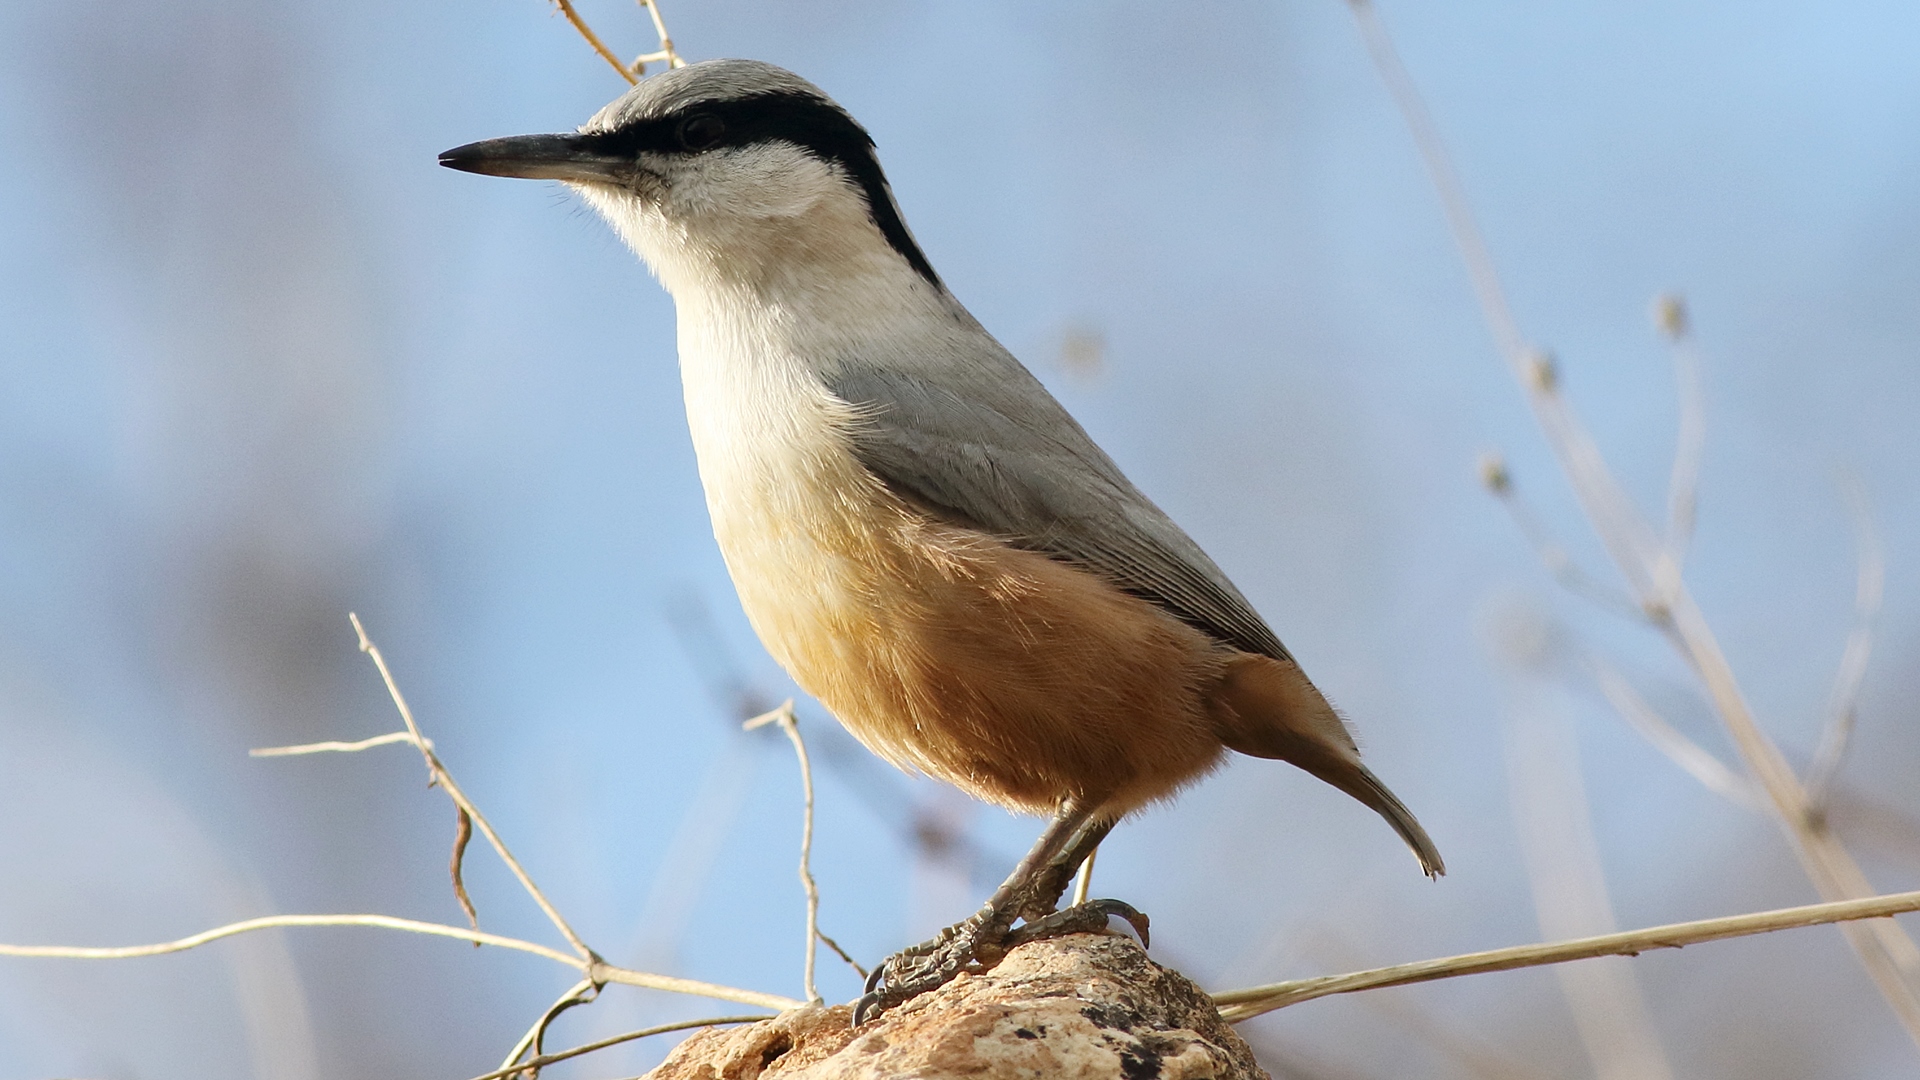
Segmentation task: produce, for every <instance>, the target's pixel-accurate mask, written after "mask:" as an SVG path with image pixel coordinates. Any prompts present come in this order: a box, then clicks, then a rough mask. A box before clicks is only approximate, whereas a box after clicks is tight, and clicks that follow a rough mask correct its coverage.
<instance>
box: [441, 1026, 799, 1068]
mask: <svg viewBox="0 0 1920 1080" xmlns="http://www.w3.org/2000/svg"><path fill="white" fill-rule="evenodd" d="M770 1019H772V1017H768V1016H710V1017H707V1018H706V1019H704V1020H678V1021H675V1022H674V1023H671V1024H661V1025H659V1026H657V1027H650V1028H641V1029H640V1030H639V1031H629V1032H626V1033H625V1034H622V1035H613V1036H609V1037H608V1038H605V1039H601V1040H600V1041H598V1042H590V1043H587V1044H586V1045H584V1046H576V1047H574V1048H573V1049H571V1050H560V1051H557V1052H555V1053H551V1054H541V1055H540V1056H539V1057H536V1058H534V1059H533V1060H531V1061H525V1062H522V1063H520V1064H518V1065H512V1066H510V1067H503V1068H499V1069H495V1070H494V1071H492V1072H490V1073H481V1074H480V1075H479V1076H476V1077H474V1078H473V1080H501V1078H502V1077H507V1076H512V1075H514V1074H515V1073H519V1072H526V1071H528V1070H532V1069H543V1068H546V1067H547V1066H548V1065H552V1064H553V1063H555V1062H557V1061H565V1060H567V1059H568V1058H577V1057H579V1056H581V1055H582V1054H591V1053H593V1052H594V1051H596V1050H605V1049H606V1048H607V1047H609V1046H619V1045H620V1044H621V1043H625V1042H632V1041H633V1040H635V1039H644V1038H646V1037H647V1036H649V1035H664V1034H666V1033H667V1032H669V1031H685V1030H687V1029H688V1028H697V1027H715V1026H718V1025H720V1024H751V1023H755V1022H757V1021H760V1020H770Z"/></svg>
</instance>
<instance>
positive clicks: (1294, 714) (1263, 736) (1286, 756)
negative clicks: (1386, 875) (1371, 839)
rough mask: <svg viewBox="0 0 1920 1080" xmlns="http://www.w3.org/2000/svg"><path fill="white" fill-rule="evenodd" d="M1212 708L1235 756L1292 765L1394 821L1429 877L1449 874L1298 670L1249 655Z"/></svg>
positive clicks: (1232, 669)
mask: <svg viewBox="0 0 1920 1080" xmlns="http://www.w3.org/2000/svg"><path fill="white" fill-rule="evenodd" d="M1212 706H1213V708H1212V712H1213V720H1214V725H1215V728H1216V730H1217V731H1218V732H1219V735H1220V741H1221V742H1223V743H1225V744H1226V745H1227V747H1228V748H1229V749H1233V750H1238V751H1239V752H1240V753H1243V754H1250V755H1252V756H1253V757H1262V758H1276V759H1278V760H1281V761H1285V762H1288V763H1290V764H1292V765H1296V766H1298V767H1299V768H1301V769H1304V770H1305V771H1307V772H1308V773H1311V774H1312V775H1313V776H1316V777H1318V778H1319V779H1321V780H1324V781H1326V782H1327V783H1329V784H1332V785H1333V786H1334V787H1337V788H1339V789H1340V790H1341V791H1344V792H1346V793H1347V794H1349V795H1351V796H1353V797H1354V798H1355V799H1358V800H1360V802H1362V803H1364V804H1365V805H1367V806H1368V807H1371V808H1372V809H1373V811H1374V812H1375V813H1377V814H1379V815H1380V816H1381V817H1383V818H1386V819H1387V824H1389V825H1391V826H1393V831H1394V832H1397V833H1399V834H1400V838H1401V839H1402V840H1405V841H1406V842H1407V846H1408V847H1410V848H1412V849H1413V854H1414V856H1415V857H1416V858H1418V859H1419V860H1420V869H1421V870H1423V871H1425V872H1426V875H1427V876H1428V877H1430V878H1437V877H1439V876H1440V875H1441V874H1444V873H1446V872H1447V866H1446V863H1445V862H1444V861H1442V860H1441V858H1440V851H1439V849H1438V848H1436V847H1434V845H1433V840H1432V839H1431V838H1430V837H1428V836H1427V830H1425V829H1423V828H1421V827H1420V822H1419V821H1418V820H1416V819H1415V818H1414V816H1413V812H1412V811H1411V810H1408V809H1407V806H1406V804H1405V803H1403V802H1401V801H1400V799H1399V797H1398V796H1396V795H1395V794H1394V793H1393V792H1391V791H1388V790H1387V785H1385V784H1383V783H1381V782H1380V778H1379V777H1377V776H1375V775H1373V773H1372V772H1371V771H1370V770H1368V768H1367V767H1366V766H1365V765H1362V764H1360V751H1359V750H1358V749H1357V748H1356V747H1355V746H1354V743H1353V736H1352V735H1351V734H1349V733H1348V731H1347V726H1346V724H1345V723H1343V722H1342V721H1341V719H1340V714H1339V713H1337V712H1335V711H1334V709H1333V706H1332V705H1330V704H1328V703H1327V699H1326V698H1325V697H1324V696H1322V695H1321V693H1320V691H1319V690H1318V689H1316V688H1315V687H1314V685H1313V684H1312V683H1311V682H1309V681H1307V677H1306V675H1305V674H1303V673H1302V672H1301V671H1300V669H1299V667H1298V666H1296V665H1294V664H1292V663H1290V662H1288V661H1283V660H1276V659H1274V658H1272V657H1268V656H1258V655H1254V654H1252V653H1242V654H1240V655H1239V656H1237V657H1235V658H1234V660H1233V661H1232V662H1230V663H1229V664H1228V666H1227V671H1226V675H1225V677H1224V678H1222V679H1221V681H1220V685H1219V688H1218V689H1217V690H1216V691H1215V692H1214V694H1213V698H1212Z"/></svg>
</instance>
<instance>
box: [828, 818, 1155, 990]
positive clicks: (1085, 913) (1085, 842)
mask: <svg viewBox="0 0 1920 1080" xmlns="http://www.w3.org/2000/svg"><path fill="white" fill-rule="evenodd" d="M1113 825H1114V823H1113V822H1112V821H1101V820H1096V819H1095V818H1094V817H1093V812H1092V811H1091V810H1090V809H1087V808H1086V807H1085V806H1083V805H1082V804H1081V803H1079V802H1076V801H1073V800H1069V801H1067V802H1064V803H1062V804H1061V806H1060V810H1059V812H1058V813H1056V814H1055V815H1054V818H1053V821H1052V822H1050V823H1049V824H1048V825H1047V828H1046V831H1045V832H1043V833H1041V834H1040V839H1039V840H1037V841H1035V842H1034V845H1033V849H1032V850H1030V851H1028V852H1027V854H1026V856H1025V857H1024V858H1022V859H1021V860H1020V865H1018V866H1016V867H1014V870H1013V873H1012V874H1011V875H1009V876H1008V878H1007V880H1006V881H1005V882H1003V883H1002V884H1001V885H1000V888H998V889H996V890H995V891H994V894H993V896H992V898H991V899H989V900H988V901H987V903H986V906H985V907H982V908H981V909H980V910H979V911H978V912H976V913H974V915H973V916H972V917H970V918H968V919H966V920H965V921H963V922H959V923H956V924H954V925H952V926H949V927H947V928H946V929H945V930H942V931H940V933H938V934H937V935H935V936H934V937H933V938H932V939H931V940H928V941H924V942H921V943H920V944H918V945H915V946H912V947H910V948H907V949H903V950H901V951H900V952H898V953H895V954H894V955H892V956H890V957H888V958H887V959H886V960H885V961H884V962H883V963H881V965H880V966H879V967H877V968H875V969H874V971H873V974H872V975H871V976H869V977H868V979H867V992H866V995H865V996H864V997H862V998H861V999H860V1003H859V1004H858V1005H857V1006H855V1007H854V1023H855V1024H859V1023H862V1022H863V1021H865V1020H866V1018H867V1017H869V1016H872V1015H877V1014H878V1013H879V1012H880V1011H881V1010H884V1009H889V1008H892V1007H893V1006H895V1005H898V1004H900V1003H901V1002H903V1001H907V1000H908V999H910V998H913V997H916V996H918V995H920V994H924V993H926V992H927V991H929V990H932V989H935V988H937V987H940V986H943V985H945V984H946V983H948V982H950V981H951V980H952V979H953V977H954V976H956V975H958V974H960V973H961V972H962V971H965V970H967V969H968V968H969V967H971V966H974V965H979V966H981V967H992V966H993V965H994V964H997V963H999V962H1000V959H1001V957H1003V956H1005V955H1006V954H1007V950H1008V949H1010V948H1012V947H1013V946H1014V945H1016V944H1020V943H1022V942H1026V941H1033V940H1036V939H1038V938H1042V937H1049V936H1054V935H1058V934H1069V933H1075V932H1079V931H1084V930H1093V929H1101V928H1104V927H1105V926H1106V924H1107V916H1108V915H1120V916H1122V917H1123V918H1126V919H1127V920H1128V921H1130V922H1132V923H1133V924H1134V926H1135V927H1136V928H1137V929H1138V930H1139V931H1140V935H1141V938H1142V940H1144V939H1145V937H1146V927H1147V918H1146V916H1144V915H1142V914H1140V913H1139V912H1138V911H1135V910H1134V909H1133V908H1131V907H1129V906H1128V905H1126V904H1122V903H1120V902H1119V901H1117V900H1096V901H1093V902H1091V903H1087V904H1081V905H1079V906H1077V907H1073V908H1069V909H1067V910H1066V911H1061V912H1056V911H1055V910H1054V908H1055V906H1056V905H1057V904H1058V903H1059V901H1060V896H1061V894H1062V893H1064V892H1065V891H1066V888H1067V882H1068V881H1070V880H1071V879H1072V877H1073V873H1074V871H1075V870H1076V869H1078V868H1079V866H1080V864H1081V863H1082V862H1083V861H1085V860H1086V857H1087V854H1088V853H1089V852H1091V851H1092V850H1093V849H1094V848H1095V847H1096V846H1098V845H1099V843H1100V841H1101V840H1102V839H1103V838H1105V836H1106V835H1107V833H1108V832H1109V831H1111V830H1112V828H1113ZM1016 919H1026V920H1027V925H1025V926H1022V927H1020V929H1019V930H1013V929H1012V927H1013V923H1014V920H1016Z"/></svg>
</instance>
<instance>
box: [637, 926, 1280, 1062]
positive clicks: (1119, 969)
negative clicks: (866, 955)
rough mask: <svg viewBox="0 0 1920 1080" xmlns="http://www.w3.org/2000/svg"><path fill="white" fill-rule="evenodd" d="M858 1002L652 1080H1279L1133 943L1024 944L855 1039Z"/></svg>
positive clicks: (1077, 939) (716, 1047) (750, 1032)
mask: <svg viewBox="0 0 1920 1080" xmlns="http://www.w3.org/2000/svg"><path fill="white" fill-rule="evenodd" d="M851 1018H852V1009H851V1008H850V1007H849V1006H846V1005H836V1006H833V1007H831V1008H827V1007H823V1006H816V1007H812V1008H805V1009H794V1010H792V1011H790V1012H786V1013H782V1014H781V1015H779V1016H777V1017H774V1018H773V1019H771V1020H762V1021H761V1022H759V1023H757V1024H753V1025H751V1026H747V1027H738V1028H727V1029H716V1028H709V1029H707V1030H705V1031H702V1032H700V1033H699V1034H697V1035H695V1036H694V1037H692V1038H690V1039H688V1040H687V1041H686V1042H684V1043H682V1044H680V1046H679V1048H677V1049H676V1050H674V1052H673V1053H672V1054H670V1055H668V1057H667V1060H666V1061H664V1062H662V1063H661V1064H660V1067H659V1068H657V1069H655V1070H654V1071H653V1072H651V1073H649V1074H648V1080H757V1078H759V1077H768V1078H770V1080H772V1078H778V1080H828V1078H831V1080H854V1078H876V1080H877V1078H882V1077H888V1078H891V1077H914V1078H916V1080H945V1078H949V1077H967V1078H968V1080H1001V1078H1008V1080H1011V1078H1013V1077H1024V1078H1031V1077H1064V1078H1073V1080H1203V1078H1205V1080H1254V1078H1258V1080H1268V1077H1267V1074H1266V1073H1265V1072H1263V1071H1261V1069H1260V1067H1259V1066H1258V1065H1256V1064H1255V1063H1254V1060H1253V1051H1252V1050H1251V1049H1249V1048H1248V1047H1247V1044H1246V1042H1245V1041H1244V1040H1242V1039H1241V1038H1240V1036H1239V1035H1237V1034H1235V1033H1234V1030H1233V1029H1232V1028H1231V1027H1228V1026H1227V1024H1226V1022H1225V1021H1223V1020H1221V1019H1220V1013H1219V1010H1217V1009H1215V1008H1214V1006H1213V1002H1212V1000H1211V999H1209V998H1208V997H1207V995H1206V994H1204V993H1202V992H1201V990H1200V988H1199V987H1197V986H1195V985H1193V983H1191V982H1189V981H1187V979H1186V978H1185V977H1183V976H1182V975H1180V974H1179V973H1178V972H1174V971H1169V970H1168V969H1166V968H1163V967H1161V966H1160V965H1158V964H1156V963H1154V962H1153V961H1151V960H1149V959H1147V954H1146V953H1145V952H1144V951H1142V950H1141V948H1140V946H1139V945H1138V944H1137V943H1135V942H1134V941H1133V940H1132V939H1131V938H1125V937H1118V936H1108V935H1099V934H1076V935H1073V936H1071V937H1064V938H1057V939H1054V940H1051V941H1036V942H1032V943H1030V944H1027V945H1022V946H1020V947H1019V948H1017V949H1015V950H1014V951H1013V952H1011V953H1009V954H1007V957H1006V959H1005V960H1002V961H1001V962H1000V964H999V966H997V967H995V968H994V969H993V970H991V971H988V972H985V973H984V974H980V975H962V976H961V977H959V978H958V979H955V980H954V981H953V982H951V983H948V984H947V985H946V986H943V987H941V988H940V989H938V990H935V991H933V992H932V993H929V994H923V995H921V996H920V997H918V998H915V999H914V1000H912V1001H910V1002H908V1003H906V1004H905V1005H902V1006H900V1007H898V1008H896V1009H893V1010H892V1011H890V1012H888V1013H887V1014H886V1015H885V1016H883V1017H881V1018H880V1019H879V1020H876V1021H873V1022H870V1023H868V1024H867V1025H866V1026H865V1027H863V1028H861V1029H859V1030H858V1031H854V1030H852V1029H851V1028H850V1027H849V1023H850V1021H851Z"/></svg>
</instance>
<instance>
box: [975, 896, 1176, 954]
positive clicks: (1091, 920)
mask: <svg viewBox="0 0 1920 1080" xmlns="http://www.w3.org/2000/svg"><path fill="white" fill-rule="evenodd" d="M1114 916H1119V917H1120V918H1122V919H1125V920H1126V921H1127V925H1129V926H1131V927H1133V932H1134V933H1135V934H1137V935H1139V937H1140V947H1141V948H1143V949H1144V948H1147V947H1149V940H1148V939H1149V934H1148V930H1147V928H1148V926H1149V925H1150V924H1151V922H1152V920H1151V919H1148V918H1147V916H1146V915H1145V914H1144V913H1143V912H1141V911H1140V910H1139V909H1138V908H1136V907H1134V906H1133V905H1132V904H1129V903H1127V902H1126V901H1124V900H1089V901H1087V902H1086V903H1084V904H1075V905H1074V906H1072V907H1070V908H1063V909H1062V910H1060V911H1056V912H1054V913H1053V914H1051V915H1048V916H1046V917H1044V918H1040V919H1034V920H1032V921H1031V922H1027V923H1023V924H1021V925H1020V926H1018V927H1015V928H1014V929H1013V930H1012V931H1010V932H1008V934H1007V936H1006V940H1005V941H1003V942H1002V943H1001V948H1002V949H1003V950H1005V951H1011V950H1012V949H1013V948H1014V947H1015V946H1017V945H1025V944H1026V943H1027V942H1029V941H1039V940H1041V939H1042V938H1053V937H1064V936H1066V935H1067V934H1098V933H1101V932H1102V931H1104V930H1106V929H1107V920H1108V919H1110V918H1113V917H1114Z"/></svg>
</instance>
